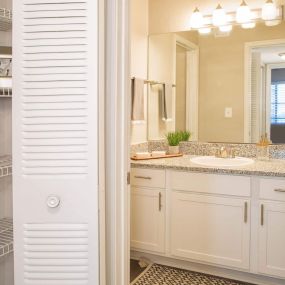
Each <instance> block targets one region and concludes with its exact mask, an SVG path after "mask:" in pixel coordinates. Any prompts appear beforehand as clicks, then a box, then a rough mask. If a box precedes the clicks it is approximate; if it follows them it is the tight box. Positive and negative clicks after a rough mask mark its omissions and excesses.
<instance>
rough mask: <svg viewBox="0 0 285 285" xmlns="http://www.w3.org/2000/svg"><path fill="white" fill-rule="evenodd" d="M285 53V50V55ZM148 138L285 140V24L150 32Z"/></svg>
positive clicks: (244, 141) (247, 140)
mask: <svg viewBox="0 0 285 285" xmlns="http://www.w3.org/2000/svg"><path fill="white" fill-rule="evenodd" d="M283 54H284V55H283ZM148 78H150V79H151V80H153V81H154V82H153V84H150V86H149V92H148V139H150V140H156V139H162V138H164V137H165V133H167V132H168V131H174V130H189V131H191V133H192V140H194V141H197V140H198V141H204V142H233V143H255V142H257V141H258V139H259V138H260V136H261V135H263V134H265V133H267V134H268V136H269V137H270V139H271V140H272V142H273V143H285V23H284V22H282V23H281V24H279V25H277V26H272V27H268V26H265V25H264V24H261V23H260V24H258V25H257V26H256V27H255V28H254V29H242V28H241V27H239V26H236V27H234V28H233V30H232V31H231V32H230V33H217V32H216V33H215V32H213V33H212V34H208V35H201V34H199V33H198V32H197V31H189V32H178V33H169V34H155V35H150V36H149V58H148Z"/></svg>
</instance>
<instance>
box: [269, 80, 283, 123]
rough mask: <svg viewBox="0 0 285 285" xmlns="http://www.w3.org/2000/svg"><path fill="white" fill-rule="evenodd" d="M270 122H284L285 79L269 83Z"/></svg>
mask: <svg viewBox="0 0 285 285" xmlns="http://www.w3.org/2000/svg"><path fill="white" fill-rule="evenodd" d="M271 124H285V81H281V82H273V83H272V84H271Z"/></svg>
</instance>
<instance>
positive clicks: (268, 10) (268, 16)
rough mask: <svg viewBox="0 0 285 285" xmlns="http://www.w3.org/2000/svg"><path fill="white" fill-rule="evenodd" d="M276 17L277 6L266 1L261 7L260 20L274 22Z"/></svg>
mask: <svg viewBox="0 0 285 285" xmlns="http://www.w3.org/2000/svg"><path fill="white" fill-rule="evenodd" d="M276 17H277V6H276V4H275V3H274V2H273V0H267V1H266V3H265V4H264V5H263V6H262V11H261V18H262V19H263V20H264V21H271V20H275V19H276Z"/></svg>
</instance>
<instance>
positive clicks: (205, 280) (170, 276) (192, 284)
mask: <svg viewBox="0 0 285 285" xmlns="http://www.w3.org/2000/svg"><path fill="white" fill-rule="evenodd" d="M245 284H246V283H242V282H238V281H233V280H229V279H224V278H219V277H215V276H211V275H205V274H201V273H196V272H191V271H187V270H182V269H177V268H172V267H168V266H164V265H159V264H153V265H151V266H150V267H149V268H148V270H146V271H145V272H144V273H143V274H142V275H140V277H138V279H136V280H135V281H134V282H133V283H132V285H245ZM247 285H250V284H247Z"/></svg>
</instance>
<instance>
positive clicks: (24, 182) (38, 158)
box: [13, 0, 99, 285]
mask: <svg viewBox="0 0 285 285" xmlns="http://www.w3.org/2000/svg"><path fill="white" fill-rule="evenodd" d="M97 5H98V3H97V1H96V0H14V17H15V19H17V21H15V25H14V27H13V29H14V31H13V37H14V38H13V45H14V47H13V53H14V59H13V64H14V66H15V67H14V68H13V72H14V74H13V76H14V78H15V79H14V82H16V83H15V86H13V88H14V93H15V94H17V96H14V98H13V100H14V102H13V112H14V120H13V121H14V122H13V123H14V133H13V138H14V146H13V151H14V154H13V159H14V182H13V183H14V192H15V194H14V197H15V199H14V209H15V222H14V224H15V245H16V246H15V255H16V259H15V273H16V274H15V285H23V284H25V285H32V284H35V285H41V284H42V285H72V284H75V285H79V284H82V285H89V284H90V285H91V284H98V280H99V279H98V252H99V251H98V191H97V188H98V169H97V165H98V162H97V159H98V150H97V149H98V133H97V126H98V110H97V101H98V82H97V81H98V53H97V50H98V29H97V25H98V10H97ZM54 199H56V200H54ZM54 201H58V202H57V203H56V205H55V204H54ZM54 205H55V206H54Z"/></svg>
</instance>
